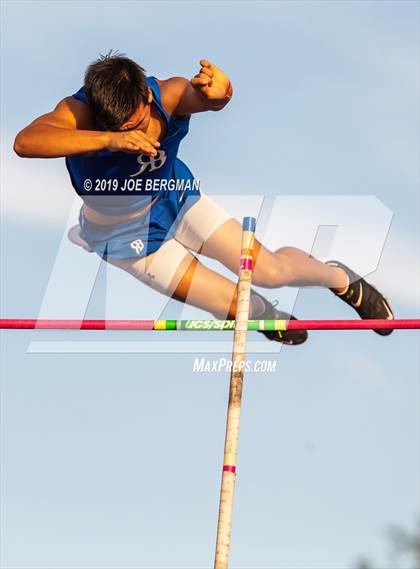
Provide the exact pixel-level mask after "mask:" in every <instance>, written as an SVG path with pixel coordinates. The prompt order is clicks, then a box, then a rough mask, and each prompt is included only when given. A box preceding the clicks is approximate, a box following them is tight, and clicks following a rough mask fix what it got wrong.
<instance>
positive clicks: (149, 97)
mask: <svg viewBox="0 0 420 569" xmlns="http://www.w3.org/2000/svg"><path fill="white" fill-rule="evenodd" d="M147 89H148V91H149V96H148V98H147V102H148V103H149V105H150V103H151V102H152V101H153V92H152V90H151V88H150V87H148V88H147Z"/></svg>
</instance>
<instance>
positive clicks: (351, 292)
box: [326, 261, 394, 336]
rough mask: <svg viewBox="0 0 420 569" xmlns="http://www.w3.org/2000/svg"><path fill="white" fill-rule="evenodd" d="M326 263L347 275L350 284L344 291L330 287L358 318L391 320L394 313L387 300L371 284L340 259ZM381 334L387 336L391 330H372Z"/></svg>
mask: <svg viewBox="0 0 420 569" xmlns="http://www.w3.org/2000/svg"><path fill="white" fill-rule="evenodd" d="M326 264H327V265H332V266H333V267H339V268H340V269H343V270H344V271H345V272H346V273H347V275H348V277H349V281H350V284H349V286H348V288H347V290H346V291H344V292H342V293H339V292H337V290H334V289H330V290H331V291H332V292H333V293H334V294H335V295H336V296H338V298H341V300H343V301H344V302H345V303H346V304H348V305H349V306H351V307H352V308H354V310H355V311H356V312H357V313H358V315H359V316H360V318H362V319H363V320H368V319H374V320H376V319H384V320H393V319H394V314H393V312H392V309H391V307H390V305H389V302H388V300H387V299H386V298H385V297H384V295H383V294H381V293H380V292H379V290H378V289H376V288H375V287H374V286H373V285H371V284H369V283H368V282H366V281H365V279H364V278H362V277H361V276H359V275H357V274H356V273H355V272H354V271H352V270H351V269H349V268H348V267H346V265H344V264H343V263H340V261H327V263H326ZM374 332H376V333H377V334H380V335H381V336H388V335H389V334H391V332H393V330H374Z"/></svg>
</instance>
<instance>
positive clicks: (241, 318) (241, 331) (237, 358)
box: [214, 217, 256, 569]
mask: <svg viewBox="0 0 420 569" xmlns="http://www.w3.org/2000/svg"><path fill="white" fill-rule="evenodd" d="M255 224H256V220H255V219H254V218H253V217H245V218H244V220H243V224H242V245H241V257H240V264H239V281H238V291H237V300H236V318H235V321H236V328H235V333H234V336H233V353H232V371H231V375H230V390H229V404H228V411H227V421H226V438H225V452H224V460H223V475H222V486H221V491H220V503H219V521H218V526H217V541H216V555H215V561H214V568H215V569H227V567H228V562H229V550H230V535H231V525H232V509H233V496H234V493H235V481H236V462H237V455H238V439H239V426H240V417H241V400H242V386H243V379H244V367H245V348H246V334H247V323H248V316H249V305H250V298H251V279H252V269H253V262H254V259H253V246H254V232H255Z"/></svg>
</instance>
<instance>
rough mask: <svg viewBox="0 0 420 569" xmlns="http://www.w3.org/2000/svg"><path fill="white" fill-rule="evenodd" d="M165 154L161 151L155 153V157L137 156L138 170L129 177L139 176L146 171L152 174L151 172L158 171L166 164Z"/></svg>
mask: <svg viewBox="0 0 420 569" xmlns="http://www.w3.org/2000/svg"><path fill="white" fill-rule="evenodd" d="M166 158H167V156H166V152H165V151H164V150H162V149H160V150H158V151H157V155H156V156H148V155H147V154H139V155H138V156H137V162H138V163H139V164H140V169H139V171H138V172H136V173H135V174H130V176H131V177H134V176H140V174H143V172H145V171H146V170H147V169H148V170H149V172H153V170H158V169H159V168H162V166H163V165H164V164H165V162H166Z"/></svg>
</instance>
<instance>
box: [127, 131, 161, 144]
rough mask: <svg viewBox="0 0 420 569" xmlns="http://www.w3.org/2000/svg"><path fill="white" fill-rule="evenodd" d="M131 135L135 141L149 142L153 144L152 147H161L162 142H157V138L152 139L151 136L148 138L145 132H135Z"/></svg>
mask: <svg viewBox="0 0 420 569" xmlns="http://www.w3.org/2000/svg"><path fill="white" fill-rule="evenodd" d="M130 134H131V135H133V137H134V140H140V141H145V142H148V143H149V144H151V145H152V146H156V147H158V146H160V142H159V141H158V140H156V139H155V138H152V137H151V136H148V135H147V134H145V133H144V132H141V131H139V130H133V131H131V132H130Z"/></svg>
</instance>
